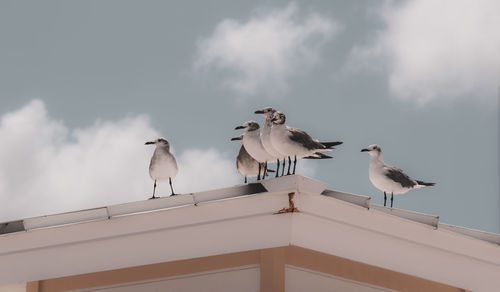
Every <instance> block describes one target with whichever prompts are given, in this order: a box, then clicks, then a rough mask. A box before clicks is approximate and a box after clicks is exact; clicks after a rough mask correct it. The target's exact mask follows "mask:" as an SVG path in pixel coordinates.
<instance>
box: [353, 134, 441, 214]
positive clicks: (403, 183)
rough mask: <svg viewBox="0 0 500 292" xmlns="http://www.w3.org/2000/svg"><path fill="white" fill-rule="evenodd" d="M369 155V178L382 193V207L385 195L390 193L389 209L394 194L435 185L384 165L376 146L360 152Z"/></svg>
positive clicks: (385, 199)
mask: <svg viewBox="0 0 500 292" xmlns="http://www.w3.org/2000/svg"><path fill="white" fill-rule="evenodd" d="M361 152H368V154H370V168H369V172H368V174H369V177H370V181H371V182H372V184H373V185H374V186H375V187H376V188H377V189H379V190H381V191H383V192H384V206H385V205H386V202H387V194H386V193H391V208H392V203H393V200H394V194H396V195H399V194H404V193H406V192H408V191H409V190H412V189H418V188H422V187H425V186H433V185H435V183H428V182H424V181H421V180H414V179H412V178H410V177H409V176H408V175H406V173H404V172H403V170H401V169H399V168H397V167H395V166H390V165H387V164H385V163H384V159H383V158H382V149H380V147H379V146H378V145H377V144H373V145H370V146H368V147H366V148H364V149H362V150H361Z"/></svg>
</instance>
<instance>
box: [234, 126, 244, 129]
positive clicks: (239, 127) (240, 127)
mask: <svg viewBox="0 0 500 292" xmlns="http://www.w3.org/2000/svg"><path fill="white" fill-rule="evenodd" d="M234 129H235V130H241V129H245V127H243V126H238V127H236V128H234Z"/></svg>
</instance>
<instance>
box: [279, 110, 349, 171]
mask: <svg viewBox="0 0 500 292" xmlns="http://www.w3.org/2000/svg"><path fill="white" fill-rule="evenodd" d="M271 121H272V122H273V126H272V128H271V142H272V144H273V146H274V148H276V150H278V151H279V152H280V153H282V154H285V155H286V156H288V174H290V163H291V159H290V157H294V164H293V174H295V166H296V164H297V158H315V159H325V158H332V157H331V156H328V155H326V154H323V153H321V152H322V151H331V149H334V146H337V145H340V144H342V142H319V141H318V140H316V139H313V138H312V137H311V136H309V134H307V133H306V132H305V131H303V130H301V129H296V128H292V127H289V126H287V125H286V124H285V121H286V117H285V114H284V113H282V112H280V111H276V112H275V113H274V114H273V118H272V120H271Z"/></svg>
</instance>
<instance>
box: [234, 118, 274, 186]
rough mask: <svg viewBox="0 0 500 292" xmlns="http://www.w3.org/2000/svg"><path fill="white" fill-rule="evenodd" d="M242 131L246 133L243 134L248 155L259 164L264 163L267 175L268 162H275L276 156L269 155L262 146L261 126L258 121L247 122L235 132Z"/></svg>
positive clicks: (243, 141)
mask: <svg viewBox="0 0 500 292" xmlns="http://www.w3.org/2000/svg"><path fill="white" fill-rule="evenodd" d="M240 129H244V130H245V133H243V138H242V143H243V145H244V146H245V149H246V150H247V152H248V154H250V155H251V156H252V157H253V158H254V159H255V160H257V161H258V162H259V163H264V172H262V173H263V174H265V173H266V171H267V162H268V161H274V159H275V158H274V156H272V155H271V154H269V153H268V152H267V151H266V149H264V146H263V145H262V141H261V139H260V127H259V124H258V123H257V122H256V121H247V122H245V123H243V125H242V126H238V127H236V128H235V130H240ZM233 139H234V138H233ZM231 140H232V139H231ZM260 168H261V167H260V166H259V175H258V176H257V179H260V177H261V176H260V174H261V171H260ZM264 176H265V175H262V178H264Z"/></svg>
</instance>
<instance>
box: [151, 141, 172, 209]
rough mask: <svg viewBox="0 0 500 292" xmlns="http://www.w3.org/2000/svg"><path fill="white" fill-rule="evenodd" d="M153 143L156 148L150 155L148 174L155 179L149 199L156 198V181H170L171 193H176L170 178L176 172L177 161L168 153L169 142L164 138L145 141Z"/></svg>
mask: <svg viewBox="0 0 500 292" xmlns="http://www.w3.org/2000/svg"><path fill="white" fill-rule="evenodd" d="M150 144H155V145H156V149H155V152H154V153H153V157H151V163H150V164H149V175H150V176H151V178H152V179H153V180H154V181H155V183H154V186H153V196H152V197H151V198H150V199H156V198H158V197H155V191H156V181H166V180H168V182H169V183H170V190H171V191H172V193H171V195H172V196H174V195H176V194H175V193H174V189H173V188H172V178H173V177H175V175H176V174H177V171H178V169H177V162H176V161H175V157H174V155H172V153H170V144H169V143H168V141H167V140H166V139H165V138H158V139H156V140H154V141H150V142H146V145H150Z"/></svg>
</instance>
